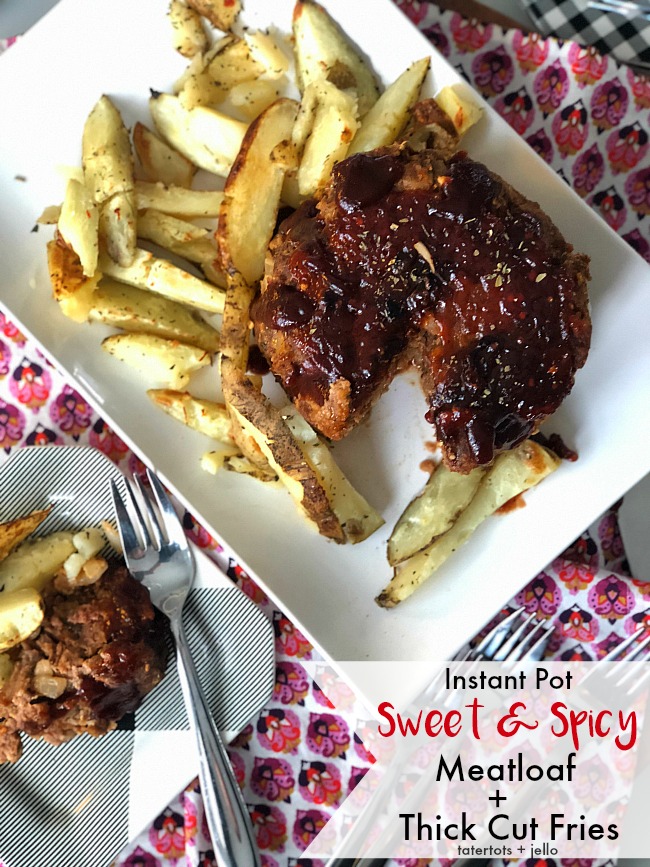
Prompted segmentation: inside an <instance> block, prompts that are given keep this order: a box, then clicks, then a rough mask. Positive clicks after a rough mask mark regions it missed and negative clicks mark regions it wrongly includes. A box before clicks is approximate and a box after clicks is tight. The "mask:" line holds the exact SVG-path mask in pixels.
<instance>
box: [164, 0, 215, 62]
mask: <svg viewBox="0 0 650 867" xmlns="http://www.w3.org/2000/svg"><path fill="white" fill-rule="evenodd" d="M168 15H169V23H170V24H171V26H172V43H173V46H174V48H175V50H176V51H178V53H179V54H182V55H183V57H194V55H195V54H201V53H203V52H204V51H207V50H208V48H209V47H210V39H209V37H208V33H207V31H206V29H205V27H204V25H203V19H202V18H201V16H200V15H199V13H198V12H197V11H196V10H195V9H192V8H191V7H189V6H186V5H185V3H183V2H181V0H171V3H170V4H169V12H168Z"/></svg>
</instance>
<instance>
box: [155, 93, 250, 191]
mask: <svg viewBox="0 0 650 867" xmlns="http://www.w3.org/2000/svg"><path fill="white" fill-rule="evenodd" d="M149 110H150V111H151V116H152V118H153V122H154V124H155V127H156V129H157V130H158V132H159V133H160V135H161V136H162V137H163V138H164V139H165V141H166V142H168V144H170V145H171V146H172V147H174V148H176V150H177V151H179V152H180V153H182V154H183V155H184V156H185V157H187V159H188V160H191V161H192V162H193V163H194V164H195V165H197V166H199V168H202V169H205V170H206V171H208V172H213V173H214V174H216V175H221V176H223V177H225V176H226V175H227V174H228V172H229V171H230V167H231V166H232V164H233V161H234V159H235V157H236V156H237V153H238V151H239V148H240V146H241V143H242V140H243V138H244V134H245V132H246V124H245V123H242V122H241V121H239V120H234V118H232V117H228V116H227V115H225V114H222V113H221V112H219V111H216V110H215V109H213V108H207V107H206V106H203V105H197V106H195V107H194V108H190V109H188V108H185V106H184V105H183V103H182V101H181V100H180V99H179V97H178V96H173V95H172V94H170V93H157V94H154V95H153V96H152V97H151V99H150V100H149Z"/></svg>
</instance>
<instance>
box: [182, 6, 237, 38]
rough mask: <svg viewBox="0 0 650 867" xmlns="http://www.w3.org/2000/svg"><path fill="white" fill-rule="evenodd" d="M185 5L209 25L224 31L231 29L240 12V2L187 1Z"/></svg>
mask: <svg viewBox="0 0 650 867" xmlns="http://www.w3.org/2000/svg"><path fill="white" fill-rule="evenodd" d="M187 3H188V6H191V7H192V9H196V11H197V12H198V13H199V15H203V17H204V18H207V19H208V21H209V22H210V24H213V25H214V26H215V27H217V28H218V29H219V30H224V31H228V30H230V29H231V28H232V26H233V24H234V23H235V21H236V20H237V17H238V16H239V13H240V12H241V0H187Z"/></svg>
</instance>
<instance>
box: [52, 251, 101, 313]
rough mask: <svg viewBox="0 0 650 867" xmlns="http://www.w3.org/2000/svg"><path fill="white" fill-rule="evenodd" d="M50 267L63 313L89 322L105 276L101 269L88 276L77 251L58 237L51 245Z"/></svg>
mask: <svg viewBox="0 0 650 867" xmlns="http://www.w3.org/2000/svg"><path fill="white" fill-rule="evenodd" d="M47 267H48V271H49V274H50V283H51V284H52V292H53V294H54V297H55V298H56V301H57V303H58V305H59V307H60V308H61V312H62V313H63V314H64V315H65V316H67V317H68V318H69V319H72V320H73V321H74V322H85V321H86V320H87V319H88V313H89V312H90V308H91V307H92V304H93V294H94V292H95V289H96V288H97V284H98V283H99V281H100V280H101V277H102V274H101V271H96V272H95V273H94V274H93V276H92V277H87V276H86V275H85V274H84V272H83V268H82V267H81V262H80V261H79V257H78V256H77V254H76V253H75V252H74V250H72V249H71V248H70V247H66V246H65V245H64V244H62V243H60V241H57V240H52V241H49V242H48V244H47Z"/></svg>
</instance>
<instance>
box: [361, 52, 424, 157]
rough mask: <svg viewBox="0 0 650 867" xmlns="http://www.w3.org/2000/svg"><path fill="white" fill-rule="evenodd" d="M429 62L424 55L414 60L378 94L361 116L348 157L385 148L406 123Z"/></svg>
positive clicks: (418, 94) (418, 93) (416, 99)
mask: <svg viewBox="0 0 650 867" xmlns="http://www.w3.org/2000/svg"><path fill="white" fill-rule="evenodd" d="M429 63H430V60H429V58H428V57H424V58H423V59H422V60H417V61H416V62H415V63H413V64H411V66H409V68H408V69H407V70H406V71H405V72H403V73H402V74H401V75H400V77H399V78H398V79H397V80H396V81H394V82H393V83H392V84H391V86H390V87H388V88H387V89H386V90H385V91H384V92H383V93H382V95H381V96H380V97H379V99H378V100H377V102H376V103H375V104H374V105H373V106H372V108H371V109H370V110H369V111H368V112H367V113H366V114H365V115H364V118H363V120H362V121H361V126H360V127H359V129H358V130H357V134H356V135H355V137H354V139H353V140H352V145H351V146H350V150H349V151H348V156H351V155H352V154H356V153H362V152H364V151H371V150H374V149H375V148H380V147H386V146H387V145H390V144H392V143H393V142H394V141H395V139H396V138H397V136H398V135H399V134H400V133H401V131H402V130H403V129H404V127H405V126H406V124H407V122H408V118H409V112H410V110H411V109H412V108H413V106H414V105H415V103H416V102H417V101H418V98H419V96H420V90H421V89H422V83H423V81H424V79H425V78H426V74H427V72H428V71H429Z"/></svg>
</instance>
